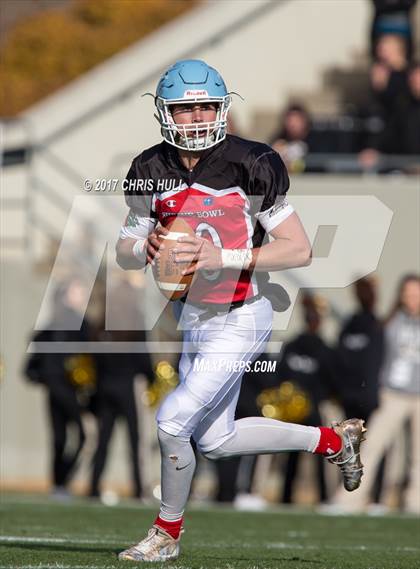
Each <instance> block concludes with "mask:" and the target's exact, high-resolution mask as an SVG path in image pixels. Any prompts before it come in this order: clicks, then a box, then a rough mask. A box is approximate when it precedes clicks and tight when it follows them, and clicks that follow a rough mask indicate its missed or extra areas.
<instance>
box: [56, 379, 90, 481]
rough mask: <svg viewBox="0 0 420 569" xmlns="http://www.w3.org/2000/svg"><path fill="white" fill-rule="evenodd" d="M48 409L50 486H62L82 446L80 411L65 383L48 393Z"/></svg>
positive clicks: (69, 475)
mask: <svg viewBox="0 0 420 569" xmlns="http://www.w3.org/2000/svg"><path fill="white" fill-rule="evenodd" d="M48 406H49V414H50V425H51V431H52V479H53V483H54V486H65V485H66V484H67V483H68V482H69V480H70V478H71V475H72V474H73V471H74V468H75V466H76V463H77V459H78V457H79V454H80V451H81V450H82V447H83V444H84V442H85V432H84V430H83V425H82V417H81V408H80V404H79V402H78V400H77V397H76V391H75V390H74V388H73V387H72V386H71V385H70V384H68V385H67V384H65V383H63V384H62V385H60V384H58V383H57V384H56V385H54V388H53V389H50V390H49V398H48ZM72 429H73V430H74V431H75V433H76V436H75V440H73V441H72V440H71V439H72V438H73V437H71V436H69V435H71V433H70V431H71V430H72ZM69 442H70V444H69ZM71 443H72V444H71Z"/></svg>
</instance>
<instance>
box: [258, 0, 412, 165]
mask: <svg viewBox="0 0 420 569" xmlns="http://www.w3.org/2000/svg"><path fill="white" fill-rule="evenodd" d="M371 3H372V4H373V13H374V15H373V22H372V27H371V63H370V69H369V87H367V88H366V91H367V92H366V93H364V94H363V96H361V95H360V94H358V97H357V98H358V101H356V100H355V101H351V100H348V98H347V97H346V99H347V100H346V102H345V104H343V105H342V106H343V108H342V114H340V115H338V116H335V117H331V116H330V117H320V116H311V113H310V112H309V110H308V108H306V107H305V105H304V104H303V103H300V102H298V101H291V102H290V103H289V104H288V105H287V107H286V109H285V110H284V111H283V114H282V117H281V120H280V124H279V126H278V128H277V131H276V132H275V133H274V134H273V135H272V137H271V139H270V140H269V143H270V144H271V145H272V146H273V148H275V149H276V150H277V151H278V152H279V153H280V154H281V156H282V157H283V159H284V161H285V163H286V165H287V167H288V169H289V171H290V172H291V173H300V172H314V171H315V172H318V171H326V170H328V160H325V158H322V155H323V154H324V155H325V154H333V155H334V154H353V155H354V158H355V160H354V162H353V163H352V162H351V161H348V162H347V163H345V162H344V161H342V162H341V164H340V170H341V171H342V170H346V169H350V170H351V171H355V170H357V169H358V170H362V171H366V170H368V171H369V170H370V171H379V172H381V173H389V172H395V171H399V172H404V173H414V174H418V172H419V170H420V159H419V156H420V62H419V61H418V60H417V61H416V59H415V55H414V54H415V51H416V50H415V48H416V46H415V45H414V39H413V38H414V30H413V22H412V11H413V8H414V5H415V4H416V0H371ZM418 50H419V46H417V52H418ZM361 88H362V87H361ZM360 101H364V102H363V103H361V102H360ZM402 156H404V157H411V158H410V159H408V160H407V159H406V160H403V159H401V157H402Z"/></svg>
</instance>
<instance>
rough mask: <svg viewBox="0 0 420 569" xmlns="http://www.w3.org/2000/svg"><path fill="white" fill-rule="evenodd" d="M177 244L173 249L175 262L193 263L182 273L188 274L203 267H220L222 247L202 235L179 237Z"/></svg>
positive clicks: (212, 268) (213, 268)
mask: <svg viewBox="0 0 420 569" xmlns="http://www.w3.org/2000/svg"><path fill="white" fill-rule="evenodd" d="M177 241H178V243H179V245H177V246H176V248H175V249H173V252H174V253H175V262H176V263H193V264H192V265H191V267H189V268H188V269H185V270H184V271H183V272H182V273H183V274H184V275H190V274H192V273H195V272H196V271H199V270H200V269H205V270H207V271H215V270H217V269H221V268H222V249H221V248H220V247H215V246H214V245H213V243H211V242H210V241H208V240H207V239H203V238H202V237H179V238H178V239H177Z"/></svg>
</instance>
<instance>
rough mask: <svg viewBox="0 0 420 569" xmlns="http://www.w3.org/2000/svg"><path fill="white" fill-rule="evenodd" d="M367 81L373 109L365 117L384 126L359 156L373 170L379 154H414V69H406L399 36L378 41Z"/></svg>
mask: <svg viewBox="0 0 420 569" xmlns="http://www.w3.org/2000/svg"><path fill="white" fill-rule="evenodd" d="M370 80H371V86H372V93H373V105H372V107H371V109H370V111H369V114H370V115H371V116H372V117H377V118H378V119H379V120H380V121H381V122H382V123H383V125H384V126H383V129H381V130H380V131H379V132H378V133H376V134H375V135H374V136H369V137H368V139H367V140H366V141H365V146H366V148H365V150H363V151H362V152H361V153H360V155H359V160H360V163H361V165H362V166H363V167H365V168H375V167H376V166H377V164H378V162H379V158H380V153H383V154H408V155H410V154H418V153H419V149H420V135H419V130H420V129H419V128H418V127H419V106H420V98H419V89H418V82H419V78H418V65H416V64H414V65H412V66H411V67H410V65H409V61H408V58H407V48H406V43H405V40H404V39H403V38H402V37H401V36H398V35H395V34H386V35H383V36H381V37H380V38H379V40H378V42H377V45H376V60H375V62H374V64H373V65H372V69H371V72H370Z"/></svg>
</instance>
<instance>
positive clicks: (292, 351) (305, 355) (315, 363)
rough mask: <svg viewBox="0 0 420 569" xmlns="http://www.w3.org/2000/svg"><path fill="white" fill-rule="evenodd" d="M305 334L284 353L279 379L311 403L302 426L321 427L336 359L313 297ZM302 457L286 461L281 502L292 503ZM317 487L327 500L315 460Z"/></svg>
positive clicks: (308, 299)
mask: <svg viewBox="0 0 420 569" xmlns="http://www.w3.org/2000/svg"><path fill="white" fill-rule="evenodd" d="M302 308H303V315H304V320H305V331H304V332H303V333H302V334H300V335H299V336H297V337H296V338H294V339H293V340H292V341H291V342H288V343H287V344H286V345H285V346H284V349H283V351H282V353H281V357H280V361H279V366H278V367H277V375H278V377H279V378H281V380H282V381H283V382H284V381H287V382H290V383H291V384H292V385H293V386H295V387H296V388H297V389H298V390H301V392H302V395H304V396H305V398H306V399H307V402H308V412H307V413H306V417H304V418H303V417H302V420H301V421H300V423H301V424H303V425H321V424H322V419H321V415H320V410H319V405H320V403H321V401H322V400H324V399H327V398H328V397H329V396H330V394H331V392H332V390H333V386H334V384H335V378H334V356H333V352H332V350H331V348H329V347H328V346H327V344H326V343H325V342H324V340H323V339H322V338H321V336H320V335H319V329H320V326H321V323H322V310H321V306H320V304H319V303H318V302H317V301H316V299H315V298H314V297H313V296H311V295H310V294H306V295H305V296H304V297H303V299H302ZM300 456H301V454H300V453H290V454H289V455H288V457H287V466H286V473H285V481H284V487H283V495H282V502H284V503H291V502H292V501H293V487H294V483H295V480H296V476H297V472H298V464H299V459H300ZM315 460H316V470H317V486H318V494H319V500H320V501H321V502H325V501H326V500H327V488H326V482H325V474H324V461H322V460H320V457H318V456H316V457H315Z"/></svg>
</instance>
